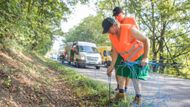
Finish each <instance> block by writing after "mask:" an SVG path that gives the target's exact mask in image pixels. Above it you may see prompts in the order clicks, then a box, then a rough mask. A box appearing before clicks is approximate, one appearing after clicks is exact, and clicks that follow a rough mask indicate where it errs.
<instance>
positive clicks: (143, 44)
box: [102, 17, 150, 105]
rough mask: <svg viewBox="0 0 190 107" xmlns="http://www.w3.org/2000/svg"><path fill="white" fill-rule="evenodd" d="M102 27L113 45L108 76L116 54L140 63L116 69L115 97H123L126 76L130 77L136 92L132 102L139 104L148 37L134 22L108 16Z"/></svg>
mask: <svg viewBox="0 0 190 107" xmlns="http://www.w3.org/2000/svg"><path fill="white" fill-rule="evenodd" d="M102 27H103V34H105V33H109V38H110V40H111V43H112V47H113V53H112V54H113V59H112V63H111V65H110V66H109V68H108V69H107V75H108V76H111V74H112V71H113V69H114V65H115V63H116V60H117V57H118V55H120V56H121V57H122V59H123V60H124V61H125V62H135V61H140V62H141V64H140V65H134V66H133V69H130V68H129V67H127V66H126V67H124V68H123V70H121V71H120V72H118V71H117V75H118V83H119V93H117V94H116V96H115V99H123V98H125V94H124V88H125V81H126V77H128V78H131V79H132V82H133V85H134V89H135V93H136V96H135V99H134V101H133V103H137V104H139V105H140V104H141V88H140V80H146V79H147V76H148V66H147V63H148V56H149V49H150V42H149V39H148V37H146V36H145V35H144V34H143V33H142V32H140V31H139V30H138V28H137V27H136V26H135V25H134V24H119V23H117V22H116V21H115V20H114V19H113V18H110V17H108V18H106V19H104V20H103V22H102Z"/></svg>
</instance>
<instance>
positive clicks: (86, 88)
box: [37, 55, 129, 107]
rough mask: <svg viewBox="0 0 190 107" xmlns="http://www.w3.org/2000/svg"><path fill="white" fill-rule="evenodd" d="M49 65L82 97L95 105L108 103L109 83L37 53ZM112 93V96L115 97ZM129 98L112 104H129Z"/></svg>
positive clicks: (117, 105)
mask: <svg viewBox="0 0 190 107" xmlns="http://www.w3.org/2000/svg"><path fill="white" fill-rule="evenodd" d="M37 57H39V58H40V59H41V60H42V61H43V62H45V63H46V64H47V66H50V67H52V68H53V69H55V70H57V71H59V72H60V76H59V78H61V79H63V80H64V81H65V82H66V84H67V85H68V86H70V87H71V89H72V90H73V92H74V93H75V94H76V95H77V96H78V97H80V98H81V99H83V98H84V99H88V101H89V102H91V103H92V105H94V106H98V107H105V106H107V104H108V99H109V98H108V94H109V91H108V84H106V83H102V82H99V81H96V80H92V79H90V78H88V77H86V76H83V75H80V74H79V73H77V72H76V71H74V70H73V69H72V68H69V67H66V66H64V65H62V64H60V63H58V62H55V61H52V60H50V59H45V58H44V57H42V56H39V55H37ZM113 96H114V95H113V93H112V97H113ZM128 101H129V99H126V100H124V101H121V102H118V103H117V104H112V107H126V106H127V105H129V102H128Z"/></svg>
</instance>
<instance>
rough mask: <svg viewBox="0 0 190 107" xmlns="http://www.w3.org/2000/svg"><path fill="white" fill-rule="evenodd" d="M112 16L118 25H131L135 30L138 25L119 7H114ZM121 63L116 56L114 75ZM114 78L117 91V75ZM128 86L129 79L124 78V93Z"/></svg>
mask: <svg viewBox="0 0 190 107" xmlns="http://www.w3.org/2000/svg"><path fill="white" fill-rule="evenodd" d="M113 16H114V17H115V19H116V20H117V21H118V22H119V23H120V24H133V25H135V26H136V27H137V28H139V27H138V25H137V23H136V21H135V18H133V17H125V13H124V11H123V10H122V8H121V7H115V8H114V9H113ZM122 61H123V59H122V57H121V56H120V55H118V57H117V60H116V63H115V66H114V67H115V74H116V72H117V71H118V72H120V71H119V70H122V67H120V66H119V64H120V63H121V62H122ZM115 76H116V81H117V88H116V89H115V90H119V85H118V78H117V75H115ZM129 84H130V79H129V78H126V82H125V90H124V91H125V92H126V93H127V89H128V86H129Z"/></svg>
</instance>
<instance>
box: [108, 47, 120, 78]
mask: <svg viewBox="0 0 190 107" xmlns="http://www.w3.org/2000/svg"><path fill="white" fill-rule="evenodd" d="M111 57H112V62H111V65H110V66H109V67H108V70H107V74H108V76H111V72H112V71H113V68H114V65H115V63H116V60H117V57H118V53H117V51H116V49H115V48H114V47H113V45H112V55H111Z"/></svg>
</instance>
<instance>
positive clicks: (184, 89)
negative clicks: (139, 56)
mask: <svg viewBox="0 0 190 107" xmlns="http://www.w3.org/2000/svg"><path fill="white" fill-rule="evenodd" d="M64 65H66V66H69V67H71V68H73V69H75V71H77V72H79V73H81V74H82V75H85V76H88V77H90V78H92V79H95V80H98V81H100V82H105V83H108V77H107V75H106V68H105V67H101V68H100V70H96V69H95V67H86V68H76V67H74V66H70V65H68V64H64ZM111 86H112V87H113V89H114V88H116V81H115V75H114V73H113V74H112V77H111ZM141 86H142V96H143V103H144V107H190V80H188V79H181V78H174V77H169V76H164V75H159V74H155V73H151V74H150V75H149V77H148V80H147V81H141ZM128 94H129V95H135V93H134V88H133V84H132V83H131V84H130V86H129V89H128ZM142 106H143V104H142Z"/></svg>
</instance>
